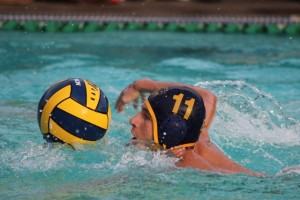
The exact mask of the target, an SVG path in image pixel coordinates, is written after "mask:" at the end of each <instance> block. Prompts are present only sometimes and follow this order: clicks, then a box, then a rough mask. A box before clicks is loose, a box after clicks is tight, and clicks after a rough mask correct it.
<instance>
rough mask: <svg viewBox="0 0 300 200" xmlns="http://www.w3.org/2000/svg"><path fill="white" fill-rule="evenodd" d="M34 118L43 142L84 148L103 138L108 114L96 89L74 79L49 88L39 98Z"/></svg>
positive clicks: (106, 107) (80, 80)
mask: <svg viewBox="0 0 300 200" xmlns="http://www.w3.org/2000/svg"><path fill="white" fill-rule="evenodd" d="M37 115H38V123H39V127H40V130H41V132H42V134H43V137H44V139H45V140H46V141H48V142H61V143H68V144H74V143H82V144H86V143H95V141H97V140H100V139H101V138H103V136H104V135H105V133H106V131H107V130H108V128H109V123H110V119H111V110H110V105H109V101H108V99H107V97H106V96H105V94H104V93H103V91H102V90H100V88H99V87H97V86H96V85H95V84H93V83H91V82H89V81H87V80H82V79H79V78H74V79H67V80H63V81H61V82H58V83H56V84H54V85H52V86H51V87H50V88H49V89H48V90H47V91H46V92H45V93H44V95H43V96H42V98H41V100H40V102H39V105H38V112H37Z"/></svg>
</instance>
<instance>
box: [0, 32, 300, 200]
mask: <svg viewBox="0 0 300 200" xmlns="http://www.w3.org/2000/svg"><path fill="white" fill-rule="evenodd" d="M299 44H300V38H299V37H290V36H271V35H255V36H250V35H242V34H241V35H224V34H192V33H191V34H184V33H170V32H125V31H124V32H100V33H72V34H66V33H55V34H47V33H26V32H25V33H24V32H0V88H1V90H0V97H1V98H0V113H1V115H0V185H1V186H0V187H1V190H0V198H1V199H167V198H172V199H182V198H186V197H189V198H191V199H200V198H201V199H221V198H222V199H243V200H244V199H299V198H300V161H299V160H300V159H299V158H300V131H299V130H300V123H299V120H300V75H299V74H300V45H299ZM77 77H78V78H83V79H87V80H90V81H91V82H94V83H95V84H97V85H98V86H99V87H100V88H101V89H102V90H103V91H104V92H105V94H106V96H107V97H108V99H109V101H110V103H111V106H112V107H114V104H115V100H116V98H117V96H118V94H119V92H120V91H121V90H122V89H123V88H124V87H125V86H127V85H128V84H130V83H131V82H133V81H134V80H136V79H139V78H143V77H148V78H152V79H156V80H162V81H178V82H184V83H188V84H194V85H197V86H200V87H204V88H207V89H209V90H211V91H212V92H214V93H215V94H216V95H217V96H218V107H217V113H216V117H215V121H214V123H213V125H212V127H211V130H210V136H211V138H212V140H213V141H214V142H215V144H216V145H218V146H219V147H220V148H221V149H222V150H223V151H224V152H225V153H226V154H227V155H228V156H229V157H231V158H232V159H233V160H235V161H236V162H238V163H240V164H241V165H243V166H245V167H247V168H249V169H251V170H253V171H259V172H263V173H266V174H267V175H268V176H267V177H265V178H259V177H253V176H248V175H245V174H235V175H223V174H217V173H214V172H206V171H201V170H197V169H190V168H177V167H175V164H174V163H175V162H176V159H174V158H172V157H167V156H166V155H162V154H160V153H159V152H155V153H154V152H149V151H145V150H141V149H137V148H135V147H133V146H128V145H127V143H128V142H129V140H130V138H131V134H130V129H131V127H130V125H129V123H128V121H129V119H130V118H131V116H133V115H134V114H135V113H136V112H137V111H136V110H134V109H133V108H132V107H131V105H128V106H127V107H126V109H125V111H124V112H123V113H120V114H119V113H116V112H115V110H112V122H111V126H110V129H109V131H108V132H107V134H106V135H105V137H104V139H102V140H101V141H99V142H98V143H97V145H96V146H78V149H77V150H73V149H71V148H69V147H67V146H63V145H58V146H54V147H53V146H51V145H49V144H46V143H45V141H44V140H43V138H42V135H41V133H40V130H39V127H38V124H37V104H38V102H39V100H40V98H41V96H42V95H43V93H44V92H45V90H46V89H47V88H48V87H49V86H50V85H52V84H54V83H55V82H57V81H60V80H63V79H66V78H77Z"/></svg>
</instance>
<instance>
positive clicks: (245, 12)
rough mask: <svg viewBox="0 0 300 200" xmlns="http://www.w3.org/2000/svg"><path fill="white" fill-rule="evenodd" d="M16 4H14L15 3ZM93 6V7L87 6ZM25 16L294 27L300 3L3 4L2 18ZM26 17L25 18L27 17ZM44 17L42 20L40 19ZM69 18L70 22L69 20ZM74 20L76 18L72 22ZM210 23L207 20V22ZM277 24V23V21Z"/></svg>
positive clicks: (27, 0)
mask: <svg viewBox="0 0 300 200" xmlns="http://www.w3.org/2000/svg"><path fill="white" fill-rule="evenodd" d="M12 2H13V3H12ZM57 2H59V1H57ZM87 2H90V3H87ZM12 16H22V17H23V18H24V19H25V20H26V19H27V18H26V16H37V18H38V19H40V18H41V16H52V17H54V19H55V17H57V16H58V17H59V18H61V17H62V16H65V17H67V19H66V20H70V16H81V18H82V19H83V18H84V16H86V17H87V19H91V18H88V17H90V16H94V17H101V18H102V19H103V18H105V17H108V16H109V17H110V18H111V17H117V20H122V19H124V18H126V17H127V18H130V19H145V18H148V19H149V18H167V19H166V20H169V19H183V18H187V19H188V20H191V19H195V18H201V17H217V18H222V17H223V18H224V17H225V18H226V17H227V19H226V20H228V21H232V20H234V19H235V18H243V17H244V18H245V17H248V18H249V17H250V18H251V17H252V18H253V17H256V18H257V17H258V18H266V17H267V18H272V19H273V18H280V19H282V18H288V20H289V21H292V22H293V23H300V2H299V1H298V0H264V1H252V0H223V1H221V0H213V1H209V0H202V1H195V0H193V1H187V0H181V1H171V0H164V1H152V0H145V1H138V0H131V1H122V2H120V3H117V4H112V3H109V2H108V1H98V2H97V1H83V2H81V1H77V3H53V2H52V3H49V2H45V1H39V2H36V1H31V0H25V1H20V0H19V1H18V0H15V1H8V0H6V1H5V0H0V18H2V19H3V18H5V17H12ZM24 16H25V17H24ZM39 17H40V18H39ZM68 17H69V18H68ZM71 19H73V18H71ZM206 20H207V19H206ZM275 21H276V20H275Z"/></svg>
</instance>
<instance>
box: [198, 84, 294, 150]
mask: <svg viewBox="0 0 300 200" xmlns="http://www.w3.org/2000/svg"><path fill="white" fill-rule="evenodd" d="M196 86H198V87H200V86H201V87H203V88H206V89H208V90H210V91H212V92H213V93H214V94H216V95H217V97H218V105H217V114H216V118H215V122H214V126H213V130H214V131H216V132H217V133H219V134H218V135H219V136H221V135H224V134H225V135H227V136H228V134H229V135H230V137H235V138H247V139H251V140H253V141H255V142H263V143H269V144H285V145H292V146H293V145H296V144H299V142H300V135H299V130H300V123H299V122H298V121H296V120H294V119H292V118H291V117H289V116H287V115H286V114H285V113H284V111H283V109H282V106H281V104H280V103H279V102H278V101H276V99H275V98H274V97H273V96H272V95H270V94H267V93H265V92H263V91H261V90H259V89H257V88H256V87H254V86H252V85H250V84H248V83H246V82H244V81H211V82H199V83H196Z"/></svg>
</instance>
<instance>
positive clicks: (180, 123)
mask: <svg viewBox="0 0 300 200" xmlns="http://www.w3.org/2000/svg"><path fill="white" fill-rule="evenodd" d="M145 105H146V107H147V109H148V111H149V113H150V115H151V117H152V121H153V135H154V136H153V137H154V138H153V139H154V143H156V144H160V145H161V146H163V147H164V149H169V148H171V147H175V146H179V147H191V146H194V145H195V142H196V141H197V140H198V138H199V136H200V133H201V130H202V127H203V124H204V121H205V107H204V102H203V99H202V97H201V96H200V95H199V94H198V93H197V92H195V91H194V90H192V89H190V88H188V87H169V88H161V89H159V90H157V91H155V92H153V93H152V94H151V95H150V96H149V97H148V100H146V101H145Z"/></svg>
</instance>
